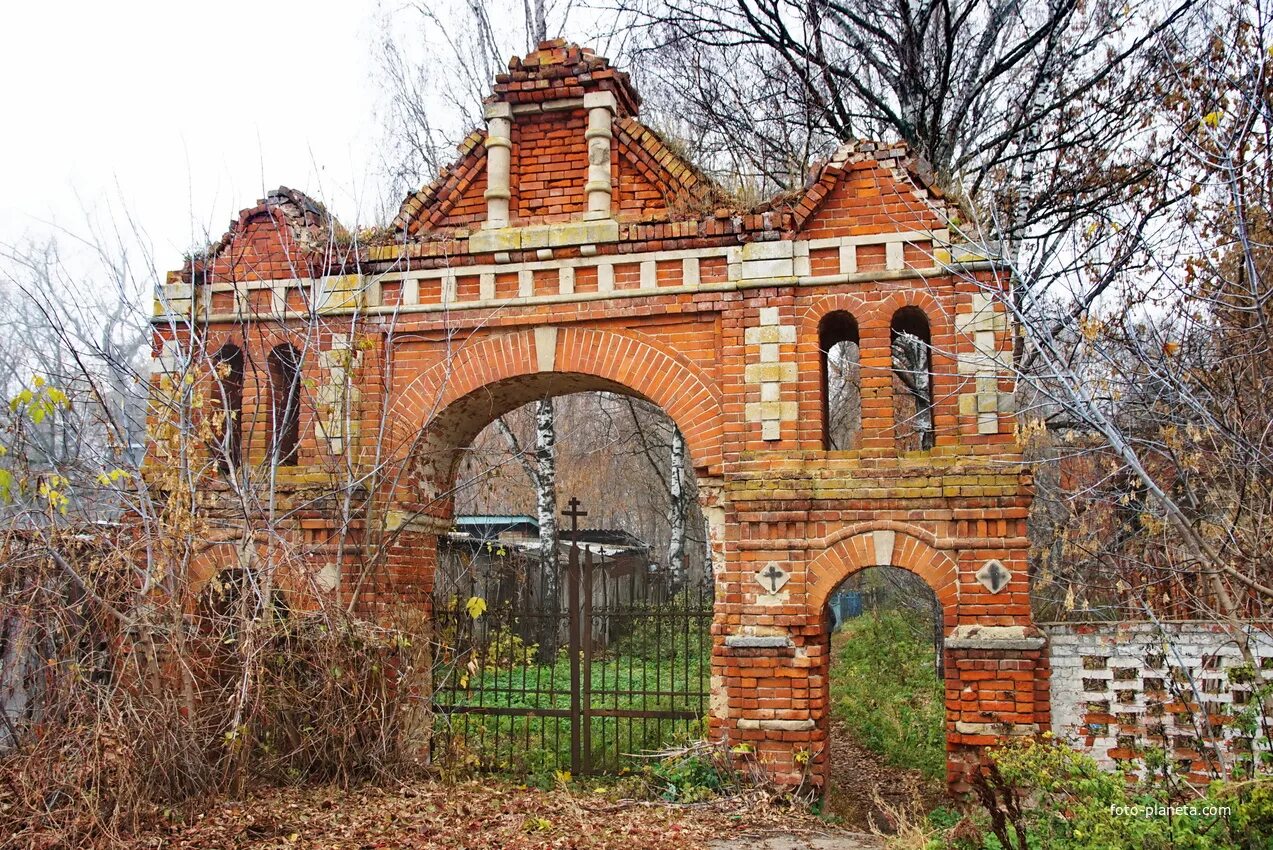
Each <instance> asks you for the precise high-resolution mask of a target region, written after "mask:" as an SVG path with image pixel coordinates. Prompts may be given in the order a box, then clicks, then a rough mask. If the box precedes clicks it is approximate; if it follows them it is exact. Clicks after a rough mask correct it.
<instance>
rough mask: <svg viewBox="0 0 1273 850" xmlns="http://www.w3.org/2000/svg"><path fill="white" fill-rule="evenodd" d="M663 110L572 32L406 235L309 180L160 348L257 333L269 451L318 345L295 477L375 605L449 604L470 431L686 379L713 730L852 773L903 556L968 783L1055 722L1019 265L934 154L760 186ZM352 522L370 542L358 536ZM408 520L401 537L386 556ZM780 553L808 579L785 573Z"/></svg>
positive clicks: (472, 143)
mask: <svg viewBox="0 0 1273 850" xmlns="http://www.w3.org/2000/svg"><path fill="white" fill-rule="evenodd" d="M639 104H640V98H639V97H638V96H637V94H636V92H635V91H634V90H633V89H632V87H631V85H630V83H629V82H628V79H627V76H626V75H625V74H623V73H622V72H621V71H618V70H616V69H614V68H612V67H610V65H609V63H608V62H607V61H606V60H604V59H602V58H600V57H597V56H594V55H592V54H591V53H589V52H587V51H584V50H581V49H580V48H577V47H574V46H569V45H566V44H564V43H561V42H547V43H545V44H544V45H542V46H541V48H540V50H539V51H537V52H536V53H533V54H531V55H529V56H527V57H525V58H523V59H520V60H515V61H514V62H513V63H512V65H511V66H510V72H509V73H508V74H507V75H501V77H500V78H499V79H498V81H497V84H496V86H495V90H494V93H493V94H492V96H491V98H490V99H489V100H488V103H487V107H486V126H485V128H484V129H483V130H481V131H478V132H475V133H474V134H472V135H471V136H469V137H468V139H466V140H465V142H464V143H463V145H462V146H461V148H460V159H459V161H458V162H457V164H456V165H454V166H452V167H451V168H449V169H447V170H445V171H444V172H443V173H442V174H441V175H440V176H439V177H438V179H437V180H436V181H434V182H433V183H432V184H431V185H429V186H427V187H425V188H423V189H422V190H421V191H419V192H417V193H414V194H412V195H411V196H410V197H408V198H407V199H406V201H405V202H404V204H403V206H402V209H401V211H400V213H399V215H398V217H397V219H396V220H395V222H394V225H395V227H394V230H395V234H394V238H393V239H391V240H387V241H386V243H385V244H374V245H371V246H364V245H360V244H355V243H354V242H353V241H352V240H351V239H350V238H349V237H348V235H347V234H344V233H343V231H341V230H340V228H339V226H338V225H336V224H335V223H334V222H331V221H330V220H329V219H328V218H327V217H326V214H325V213H324V212H323V211H322V210H321V208H320V207H318V206H317V205H315V204H314V203H313V202H312V201H309V199H307V198H305V197H304V196H302V195H299V193H292V192H287V191H280V192H279V193H276V194H274V195H271V196H270V197H268V198H266V199H264V200H263V201H261V202H260V203H259V204H258V205H257V206H256V207H254V208H252V209H249V210H245V211H244V212H243V213H242V214H241V215H240V217H239V219H238V220H237V221H236V222H234V224H233V226H232V229H231V231H230V233H229V234H227V236H226V238H225V239H224V240H223V241H222V242H221V243H219V244H218V245H217V246H214V250H213V251H211V252H210V254H209V256H208V257H207V258H204V259H200V260H198V261H195V262H193V263H191V264H190V265H188V266H187V267H186V268H185V269H183V270H182V271H180V272H177V273H174V274H173V275H172V276H171V279H170V280H171V282H170V283H169V284H168V286H167V287H166V289H165V292H164V293H162V297H161V298H160V303H159V305H158V311H157V315H156V318H155V355H156V357H157V362H158V363H159V364H160V372H161V373H168V374H176V373H178V372H180V371H182V369H183V368H185V367H184V366H183V363H184V362H185V361H186V360H188V359H189V355H188V354H181V352H191V351H193V352H194V358H193V359H194V363H195V366H194V367H193V368H194V369H195V370H196V371H198V370H203V373H204V374H206V372H207V371H208V369H209V368H210V367H209V366H208V358H209V357H210V356H211V354H212V353H213V352H216V351H219V350H221V348H222V346H225V345H227V344H232V345H234V346H238V347H240V348H241V349H242V350H243V351H244V352H246V354H247V357H246V361H247V363H248V364H249V368H248V370H247V374H246V375H245V378H244V383H245V386H244V391H243V398H244V402H243V403H244V414H243V416H242V422H243V425H244V428H245V429H246V430H245V433H247V435H248V436H247V438H246V439H245V440H244V442H243V446H244V453H245V456H244V462H245V465H247V466H253V467H254V468H257V467H260V466H262V465H264V466H268V461H269V455H268V451H269V440H268V436H267V432H268V430H269V428H268V422H269V417H268V416H265V415H264V413H265V412H266V411H265V410H264V407H263V405H265V402H264V401H263V400H265V399H268V398H269V397H270V396H269V394H268V393H267V392H266V391H265V389H263V386H264V385H263V384H262V382H263V381H264V380H265V378H264V377H263V373H262V371H261V364H263V363H265V362H266V357H267V355H268V353H269V351H270V350H271V349H272V348H273V347H274V346H277V345H279V344H280V343H284V342H288V343H289V344H294V345H295V346H296V347H297V348H298V349H300V350H301V351H302V353H303V354H304V355H306V356H305V357H304V358H303V361H302V368H303V371H304V379H305V380H304V383H303V395H304V404H303V406H302V413H301V435H302V439H301V444H300V448H299V454H298V457H297V461H296V464H295V465H294V466H292V467H289V468H287V469H280V470H278V480H279V481H280V482H281V483H282V484H283V487H284V490H285V492H284V493H283V494H282V496H281V497H280V498H281V499H282V503H283V504H284V505H287V506H290V507H292V508H294V514H292V515H294V516H295V517H296V522H297V524H298V532H297V540H299V541H302V542H303V545H304V546H306V547H309V548H308V549H307V550H306V551H307V553H308V554H306V555H305V558H304V559H303V560H304V561H305V563H310V564H312V565H313V566H312V570H311V571H312V573H313V574H314V575H322V576H324V577H325V578H324V582H325V584H324V586H325V587H327V586H330V587H331V588H332V591H333V592H334V593H336V594H339V595H340V596H341V597H342V598H348V597H349V596H350V595H351V594H353V593H355V592H356V593H358V602H359V604H360V605H361V606H364V607H368V608H374V606H375V605H378V604H392V603H395V602H402V601H404V600H405V601H408V602H415V603H416V604H419V605H421V606H427V604H428V603H427V597H428V590H429V588H430V585H431V581H432V570H433V565H434V563H435V560H436V547H437V534H438V532H439V531H440V530H444V529H445V528H447V527H448V522H449V519H450V515H451V502H450V498H449V496H448V495H447V494H448V493H449V492H450V488H451V485H452V483H453V480H454V476H455V470H456V463H457V458H458V452H459V450H460V449H462V448H463V447H464V446H466V445H467V444H468V443H469V441H470V440H471V439H472V438H473V437H474V436H475V435H476V434H477V433H478V432H479V431H480V430H481V429H482V428H483V427H485V426H486V425H487V424H489V423H490V422H491V421H492V420H493V419H494V418H495V417H496V416H498V415H501V414H503V413H504V412H506V411H508V410H511V409H513V408H515V407H517V406H519V405H522V404H525V403H528V402H530V401H533V400H535V399H538V398H541V397H543V396H544V395H553V394H562V393H568V392H575V391H583V390H607V391H613V392H619V393H626V394H630V395H635V396H639V397H641V398H645V399H648V400H650V401H652V402H655V403H657V404H658V405H660V406H661V407H662V408H663V409H664V410H665V411H666V412H667V413H668V414H669V415H670V416H671V417H672V418H673V419H674V420H675V421H676V423H677V425H678V426H679V427H680V429H681V431H682V432H683V433H684V434H685V437H686V440H687V444H688V446H689V449H690V453H691V456H692V458H693V462H694V465H695V469H696V471H697V475H698V479H699V490H700V494H701V498H702V500H703V506H704V510H705V514H706V516H707V517H708V520H709V524H710V526H711V533H712V541H711V542H712V547H713V563H714V564H715V566H716V570H717V572H716V585H717V586H716V591H717V609H716V618H715V625H714V635H715V648H714V660H713V684H714V696H713V701H712V709H713V711H712V718H711V724H710V725H711V732H712V734H713V735H714V736H718V737H724V738H727V739H728V740H730V741H735V742H741V741H746V742H750V743H752V744H754V746H755V748H756V750H757V751H758V752H759V753H760V754H761V756H762V758H763V759H764V760H765V761H766V763H767V764H769V765H770V766H771V767H772V769H773V771H774V773H775V774H776V775H777V776H778V777H779V778H780V779H784V780H795V779H796V778H797V777H798V776H799V773H800V770H801V768H800V762H801V761H802V758H799V757H798V756H799V754H800V753H801V752H806V753H811V754H812V756H813V758H812V764H813V765H814V767H815V769H816V770H818V771H821V770H823V769H825V755H824V751H825V747H824V746H823V745H824V743H825V740H826V735H827V728H828V705H827V703H828V696H827V673H828V664H829V656H828V649H829V631H828V628H827V623H828V620H827V616H826V599H827V596H828V594H829V593H830V592H831V591H832V590H833V589H834V588H835V586H836V585H837V584H839V583H840V582H841V581H843V580H844V579H845V578H846V577H848V576H849V575H851V574H853V573H855V572H856V571H858V570H861V569H864V568H867V567H871V566H876V565H892V566H897V567H900V568H903V569H907V570H911V571H913V572H915V573H917V574H918V575H920V576H921V577H922V578H923V579H924V580H925V581H927V582H928V583H929V585H930V586H932V588H933V589H934V590H935V591H936V593H937V595H938V598H939V599H940V601H941V604H942V608H943V611H944V627H945V630H946V634H947V644H946V648H947V649H946V651H947V655H948V663H947V665H946V670H947V681H946V687H947V690H946V697H947V732H948V741H949V749H950V756H951V758H950V765H951V774H950V778H951V782H952V785H954V786H955V787H957V788H958V787H966V786H964V785H963V779H964V774H965V771H966V770H967V769H969V767H970V766H971V765H975V764H976V763H977V759H978V747H980V746H982V745H984V744H987V743H990V742H992V741H994V740H997V739H998V737H999V736H1001V735H1004V734H1025V733H1030V732H1032V731H1035V730H1036V729H1038V728H1041V727H1044V728H1045V727H1047V725H1048V724H1049V723H1050V722H1051V717H1050V715H1049V708H1048V705H1049V703H1048V685H1047V672H1048V671H1047V658H1046V655H1045V653H1044V650H1043V641H1042V639H1041V637H1040V636H1039V634H1038V632H1037V631H1036V630H1035V629H1034V628H1033V627H1032V625H1031V620H1030V608H1029V604H1028V599H1027V578H1026V576H1027V569H1026V562H1025V559H1026V550H1027V541H1026V536H1025V520H1026V514H1027V511H1028V508H1029V501H1030V480H1029V476H1028V473H1027V472H1026V471H1025V470H1024V467H1023V465H1022V463H1021V456H1020V454H1019V451H1018V448H1017V446H1016V444H1015V442H1014V433H1013V431H1014V428H1013V426H1014V422H1013V418H1012V415H1011V405H1010V402H1009V399H1010V393H1011V390H1012V386H1011V383H1010V381H1009V378H1008V376H1007V375H1006V373H1005V370H1004V369H1003V368H1002V367H1003V365H1004V363H1005V361H1006V358H1007V357H1009V356H1010V351H1011V339H1010V335H1009V332H1008V324H1007V322H1006V320H1005V317H1004V315H1003V312H1002V304H1001V299H1000V298H999V296H1000V295H1001V294H1002V292H1003V291H1004V289H1005V288H1006V286H1007V283H1008V282H1007V278H1006V276H1005V274H1004V272H1003V271H1002V270H1001V269H1000V268H999V267H997V266H996V265H995V263H993V262H992V261H991V260H989V259H987V256H986V252H985V251H979V250H977V249H975V247H973V246H971V245H968V244H966V243H962V242H960V241H959V240H958V239H954V238H952V233H951V226H950V217H949V215H948V210H947V207H946V204H945V202H944V201H943V200H942V198H941V197H940V194H939V193H938V192H936V191H935V190H933V189H931V188H929V187H928V185H927V183H926V182H925V173H924V170H923V168H922V165H921V164H919V163H917V162H916V161H914V160H913V159H912V158H911V157H910V155H909V154H908V152H907V151H906V149H905V148H904V147H900V146H882V145H877V144H872V143H854V144H847V145H845V146H843V147H842V148H841V149H840V150H839V151H837V152H836V154H835V155H834V156H833V157H832V158H831V159H830V161H828V162H827V163H825V164H823V165H822V166H821V167H820V168H819V170H818V172H817V173H816V174H815V175H814V176H813V179H812V181H811V183H810V184H809V187H808V188H807V189H806V190H805V191H803V192H802V193H798V194H796V195H794V196H790V195H789V196H784V197H782V198H779V199H776V200H774V201H772V202H769V203H766V204H764V205H761V206H760V207H757V208H751V209H738V208H735V207H734V206H732V205H731V204H730V202H729V201H728V200H727V199H726V198H725V196H724V194H723V193H721V192H720V191H719V190H718V189H717V188H716V187H714V186H713V185H712V184H711V182H710V181H709V180H707V179H706V178H705V177H704V176H703V175H702V174H701V173H700V172H699V171H697V170H696V169H694V168H693V167H692V166H691V165H690V164H688V163H685V162H684V161H682V160H681V159H680V158H679V157H678V156H677V155H676V154H675V153H674V152H673V150H672V149H671V148H669V147H668V146H667V145H666V144H664V143H663V142H662V141H661V140H660V139H659V138H658V137H657V135H656V134H654V133H653V132H652V131H650V130H648V129H647V128H645V127H644V126H643V125H641V123H640V121H639V118H638V107H639ZM903 308H907V309H909V310H912V311H915V310H918V311H921V312H922V315H923V316H924V317H925V319H926V321H927V323H928V327H929V329H930V332H931V334H930V336H931V343H932V369H931V372H932V383H933V398H934V399H935V404H934V411H933V426H934V439H933V445H932V448H931V449H929V450H926V451H907V450H904V449H903V447H901V446H899V444H898V441H897V438H896V437H895V429H894V422H893V420H894V400H893V393H894V382H893V377H892V360H891V357H892V355H891V334H892V333H893V331H892V327H893V324H892V323H893V319H894V317H895V315H896V314H897V313H898V311H899V310H902V309H903ZM835 311H844V312H846V313H848V314H850V315H851V316H852V318H853V320H854V321H855V322H856V326H857V329H858V334H859V342H860V369H861V379H860V383H861V386H860V393H861V428H860V435H861V436H860V441H859V445H858V446H857V447H856V448H854V449H853V450H851V451H827V450H825V448H824V445H825V441H824V422H823V409H824V403H825V399H824V395H825V387H824V380H823V376H822V369H823V365H822V358H823V353H822V352H821V350H820V342H819V322H820V321H821V320H822V319H823V317H825V316H826V315H827V314H828V313H831V312H835ZM178 361H181V362H178ZM158 380H162V378H157V381H158ZM266 406H267V405H266ZM342 470H343V471H345V472H346V473H348V472H349V471H350V470H353V471H355V472H356V471H359V470H363V471H366V472H367V473H368V474H366V475H363V476H362V477H360V478H358V481H359V486H360V487H364V488H367V489H368V492H367V494H366V495H367V501H366V502H365V504H368V505H370V507H367V508H365V509H364V510H363V512H362V513H361V514H360V515H358V516H355V517H352V518H351V517H346V518H345V519H343V520H342V519H341V518H340V514H339V506H338V505H337V504H336V503H337V502H339V501H340V500H338V499H335V498H334V497H332V495H331V494H330V492H329V491H327V490H324V486H325V485H324V482H331V481H333V480H335V477H336V476H337V475H338V474H339V473H340V472H341V471H342ZM373 470H374V471H375V474H371V471H373ZM360 504H363V503H360ZM338 529H343V530H344V532H345V533H346V534H347V535H348V534H352V535H353V538H352V539H354V540H355V541H361V542H362V543H364V544H365V545H353V546H346V547H345V549H344V551H342V552H341V553H340V558H339V559H337V558H336V557H335V555H334V554H333V552H332V551H331V547H332V545H333V544H332V542H331V541H332V540H333V539H335V536H336V533H337V530H338ZM385 535H388V536H387V537H385ZM377 539H387V540H389V541H390V542H391V545H389V547H388V551H387V554H386V555H385V556H384V557H382V558H379V559H374V558H373V559H372V560H368V558H371V557H372V556H371V555H369V554H368V553H372V552H373V551H379V550H378V549H374V547H373V546H372V544H373V543H374V542H375V540H377ZM324 547H326V548H324ZM336 563H339V564H341V565H342V566H341V568H340V570H339V574H338V575H333V572H332V571H333V568H334V564H336ZM992 563H993V564H997V565H998V566H997V567H994V569H993V570H992V569H991V566H992ZM770 567H772V571H771V572H770V575H771V576H772V575H774V574H775V573H776V574H779V575H781V579H779V580H776V581H775V580H768V581H767V582H762V580H761V579H760V578H759V577H758V576H759V574H761V573H762V572H763V571H766V570H768V569H769V568H770ZM979 576H980V577H979Z"/></svg>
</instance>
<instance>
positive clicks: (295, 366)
mask: <svg viewBox="0 0 1273 850" xmlns="http://www.w3.org/2000/svg"><path fill="white" fill-rule="evenodd" d="M269 365H270V396H271V399H270V400H271V408H270V424H271V426H272V430H271V439H270V462H271V463H275V464H278V465H279V466H295V465H296V459H297V455H298V454H299V452H298V449H299V446H300V437H301V365H300V354H299V352H297V350H296V349H295V348H293V347H292V346H290V345H279V346H276V347H275V348H274V350H273V351H271V352H270V357H269Z"/></svg>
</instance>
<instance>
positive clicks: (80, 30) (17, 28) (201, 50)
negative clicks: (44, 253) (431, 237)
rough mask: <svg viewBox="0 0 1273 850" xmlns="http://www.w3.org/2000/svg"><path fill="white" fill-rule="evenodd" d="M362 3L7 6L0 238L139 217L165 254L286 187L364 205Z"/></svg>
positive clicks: (370, 195) (0, 78) (369, 21)
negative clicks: (93, 219) (91, 220)
mask: <svg viewBox="0 0 1273 850" xmlns="http://www.w3.org/2000/svg"><path fill="white" fill-rule="evenodd" d="M374 23H375V8H374V5H373V3H371V2H329V0H309V2H295V1H294V0H217V2H215V3H197V4H196V3H192V2H187V0H168V2H151V1H150V0H144V2H143V0H118V2H100V0H98V2H85V0H70V2H44V3H40V2H35V3H10V4H6V7H5V10H4V15H3V19H2V20H0V115H3V116H4V119H3V124H2V126H3V130H0V243H12V242H15V241H19V240H23V239H26V238H42V237H43V236H45V235H46V234H48V233H49V232H51V230H52V229H53V228H54V227H57V226H60V227H65V228H67V229H69V230H71V231H74V232H76V233H82V232H84V230H85V222H84V210H85V209H88V210H89V211H90V212H91V213H93V214H95V215H96V216H97V217H98V220H99V222H100V221H101V220H103V219H104V218H105V217H106V216H108V215H112V214H113V215H115V216H117V217H118V216H119V215H120V214H121V213H122V210H121V209H120V205H121V204H123V205H126V207H127V211H128V213H129V214H130V215H131V216H133V218H134V219H135V220H136V221H137V222H138V223H139V224H140V225H141V226H142V227H144V229H145V230H146V232H147V235H148V236H149V239H150V241H151V243H152V244H153V246H154V250H155V253H156V255H157V257H156V259H157V262H158V265H159V268H160V269H167V268H174V267H176V266H177V265H178V264H179V263H180V258H181V253H182V251H184V250H185V249H187V248H188V247H190V246H191V245H193V244H196V243H201V242H202V241H203V239H204V235H205V234H204V232H203V231H204V229H205V228H206V229H208V231H209V232H210V233H211V234H212V236H213V237H214V238H215V237H217V236H219V235H220V234H221V233H222V232H223V231H224V230H225V228H226V225H227V224H228V223H229V221H230V218H231V216H232V215H233V214H234V213H236V212H237V211H238V210H239V209H241V208H243V207H246V206H250V205H251V204H252V203H253V202H254V201H255V200H256V199H257V198H259V197H261V194H262V191H263V190H264V189H268V188H273V187H276V186H278V185H280V184H281V185H286V186H291V187H292V188H296V189H301V190H304V191H307V192H309V193H311V194H313V195H315V196H316V197H320V198H322V199H323V200H325V201H327V202H328V203H329V205H330V206H331V207H332V209H333V211H334V212H336V213H337V215H338V216H339V217H340V218H341V219H342V221H344V222H345V223H347V224H352V223H355V222H356V221H358V219H360V218H361V219H363V220H364V221H365V220H367V219H368V218H370V217H371V216H372V215H373V214H374V207H375V204H376V201H377V198H376V186H375V183H374V168H375V166H376V162H375V157H374V156H373V154H374V147H375V143H376V141H377V139H378V137H379V135H380V131H379V128H378V127H377V126H376V123H375V121H374V119H373V108H374V105H375V92H374V90H373V88H372V81H371V65H372V59H371V51H370V49H369V48H368V46H367V44H368V38H369V37H371V34H372V32H373V29H374V26H373V25H374Z"/></svg>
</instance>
